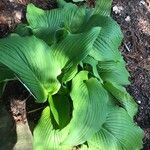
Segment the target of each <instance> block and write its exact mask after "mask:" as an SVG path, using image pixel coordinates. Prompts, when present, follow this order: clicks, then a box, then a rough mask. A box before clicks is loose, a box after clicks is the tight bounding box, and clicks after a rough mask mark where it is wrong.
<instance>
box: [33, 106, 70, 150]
mask: <svg viewBox="0 0 150 150" xmlns="http://www.w3.org/2000/svg"><path fill="white" fill-rule="evenodd" d="M51 117H52V114H51V112H50V108H49V107H46V108H45V109H44V110H43V112H42V116H41V118H40V120H39V122H38V124H37V126H36V127H35V129H34V133H33V135H34V139H33V146H34V149H35V150H72V147H68V146H63V145H61V142H62V141H63V140H64V139H65V137H66V136H67V134H68V129H67V128H64V129H63V130H61V131H60V130H55V129H54V126H53V124H52V119H51Z"/></svg>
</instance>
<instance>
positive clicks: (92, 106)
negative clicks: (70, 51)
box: [63, 71, 108, 146]
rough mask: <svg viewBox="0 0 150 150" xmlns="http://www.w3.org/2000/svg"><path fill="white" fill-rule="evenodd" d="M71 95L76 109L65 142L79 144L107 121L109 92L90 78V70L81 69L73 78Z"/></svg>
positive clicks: (73, 144) (65, 143) (72, 144)
mask: <svg viewBox="0 0 150 150" xmlns="http://www.w3.org/2000/svg"><path fill="white" fill-rule="evenodd" d="M70 95H71V98H72V101H73V107H74V110H73V115H72V120H71V121H70V124H69V134H68V136H67V138H66V139H65V141H64V142H63V144H64V145H71V146H77V145H79V144H82V143H84V142H85V141H86V140H88V139H89V138H90V137H91V136H92V135H94V134H95V133H96V132H97V131H98V130H99V129H100V128H101V125H102V124H103V123H104V122H105V119H106V114H107V101H108V94H107V92H106V91H105V89H104V88H103V87H102V85H101V84H100V83H99V81H98V80H97V79H95V78H90V79H88V72H87V71H81V72H80V73H79V74H77V75H76V76H75V78H73V81H72V91H71V94H70Z"/></svg>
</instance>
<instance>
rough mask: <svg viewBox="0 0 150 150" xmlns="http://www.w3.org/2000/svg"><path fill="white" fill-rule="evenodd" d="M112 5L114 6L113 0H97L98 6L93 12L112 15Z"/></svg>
mask: <svg viewBox="0 0 150 150" xmlns="http://www.w3.org/2000/svg"><path fill="white" fill-rule="evenodd" d="M111 7H112V0H96V6H95V9H94V12H93V14H100V15H102V16H110V13H111Z"/></svg>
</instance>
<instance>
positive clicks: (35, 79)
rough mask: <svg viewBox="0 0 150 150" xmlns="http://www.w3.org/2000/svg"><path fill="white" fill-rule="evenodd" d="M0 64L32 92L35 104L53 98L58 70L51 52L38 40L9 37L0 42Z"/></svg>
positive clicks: (59, 70)
mask: <svg viewBox="0 0 150 150" xmlns="http://www.w3.org/2000/svg"><path fill="white" fill-rule="evenodd" d="M0 55H1V57H0V63H2V64H4V65H5V66H7V67H8V68H9V69H11V70H12V71H13V72H14V73H15V75H16V76H17V78H18V79H19V80H20V81H21V82H22V83H23V84H24V85H25V86H26V87H27V88H28V89H29V90H30V91H31V93H32V94H33V95H34V96H35V98H36V99H37V100H38V102H43V101H45V100H46V99H47V95H48V93H50V94H55V93H56V92H57V91H58V90H59V88H60V83H59V82H58V80H57V76H58V75H59V74H60V73H61V68H60V67H59V65H58V64H57V61H56V59H55V57H54V55H53V54H52V51H51V50H50V48H49V47H48V46H47V45H46V44H45V43H44V42H43V41H41V40H39V39H37V38H35V37H34V36H31V37H20V36H18V35H11V36H10V37H8V38H5V39H1V40H0Z"/></svg>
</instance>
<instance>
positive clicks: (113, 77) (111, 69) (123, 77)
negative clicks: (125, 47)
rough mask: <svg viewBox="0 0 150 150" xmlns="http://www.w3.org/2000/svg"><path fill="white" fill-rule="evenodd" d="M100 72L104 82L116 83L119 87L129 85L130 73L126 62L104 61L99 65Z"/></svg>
mask: <svg viewBox="0 0 150 150" xmlns="http://www.w3.org/2000/svg"><path fill="white" fill-rule="evenodd" d="M98 72H99V75H100V77H101V78H102V79H103V81H109V82H114V83H116V84H119V85H128V84H129V83H130V82H129V80H128V78H129V76H130V75H129V73H128V71H127V70H126V68H125V63H124V62H120V61H118V62H115V61H106V62H105V61H104V62H99V63H98Z"/></svg>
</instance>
